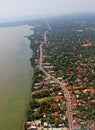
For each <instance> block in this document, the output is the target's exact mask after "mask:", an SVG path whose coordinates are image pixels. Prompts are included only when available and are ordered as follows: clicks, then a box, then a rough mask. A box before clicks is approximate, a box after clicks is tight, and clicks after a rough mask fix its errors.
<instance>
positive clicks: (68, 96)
mask: <svg viewBox="0 0 95 130" xmlns="http://www.w3.org/2000/svg"><path fill="white" fill-rule="evenodd" d="M46 24H47V26H48V28H49V30H51V28H50V26H49V24H48V22H46ZM47 33H48V31H46V32H45V33H44V44H47V42H46V41H47V37H46V34H47ZM42 62H43V43H42V44H40V57H39V68H40V70H42V71H43V73H44V74H45V75H46V76H47V77H49V78H52V79H53V80H54V81H55V82H56V83H58V84H59V85H60V87H61V88H62V90H63V91H64V96H65V99H66V101H67V102H66V106H67V118H68V123H69V130H73V116H72V107H71V99H70V93H69V91H68V89H67V88H66V86H65V85H64V84H63V83H62V82H60V81H59V80H58V79H56V78H55V77H53V76H52V75H50V74H48V73H47V72H46V71H45V70H44V68H43V66H42Z"/></svg>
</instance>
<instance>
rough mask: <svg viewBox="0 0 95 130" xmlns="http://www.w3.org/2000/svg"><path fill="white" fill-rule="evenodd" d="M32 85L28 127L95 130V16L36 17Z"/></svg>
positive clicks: (30, 37)
mask: <svg viewBox="0 0 95 130" xmlns="http://www.w3.org/2000/svg"><path fill="white" fill-rule="evenodd" d="M32 26H34V35H31V36H28V38H29V39H30V41H31V44H30V47H31V48H32V50H33V54H34V55H33V57H32V58H31V59H30V60H31V64H32V66H34V76H33V83H32V84H33V85H32V92H31V99H30V104H29V108H28V110H27V120H26V123H25V129H26V130H32V128H33V129H38V130H40V129H45V128H48V129H49V128H53V129H54V128H59V129H60V130H61V129H63V130H95V109H94V106H95V39H94V37H95V23H94V22H93V17H92V18H80V19H79V18H63V17H57V18H48V19H45V20H43V19H41V20H39V21H34V23H33V24H32Z"/></svg>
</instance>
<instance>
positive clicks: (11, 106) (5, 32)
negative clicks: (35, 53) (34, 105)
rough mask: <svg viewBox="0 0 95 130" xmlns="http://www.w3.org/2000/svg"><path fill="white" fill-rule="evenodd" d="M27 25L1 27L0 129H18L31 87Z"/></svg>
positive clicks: (19, 128)
mask: <svg viewBox="0 0 95 130" xmlns="http://www.w3.org/2000/svg"><path fill="white" fill-rule="evenodd" d="M32 33H33V32H32V31H31V30H30V27H29V26H18V27H7V28H0V130H21V126H22V121H23V120H24V116H25V111H26V106H27V102H28V97H29V93H30V87H31V79H32V67H31V64H30V60H29V58H30V57H31V56H32V51H31V49H30V41H29V40H28V39H27V38H25V37H24V36H26V35H30V34H32Z"/></svg>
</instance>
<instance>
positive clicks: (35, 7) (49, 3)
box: [0, 0, 95, 21]
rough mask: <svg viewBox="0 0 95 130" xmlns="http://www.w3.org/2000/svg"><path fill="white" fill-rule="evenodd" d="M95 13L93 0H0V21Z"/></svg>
mask: <svg viewBox="0 0 95 130" xmlns="http://www.w3.org/2000/svg"><path fill="white" fill-rule="evenodd" d="M87 12H95V0H0V21H2V20H6V19H15V18H19V19H20V18H29V17H31V18H37V17H48V16H58V15H66V14H74V13H87Z"/></svg>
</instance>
